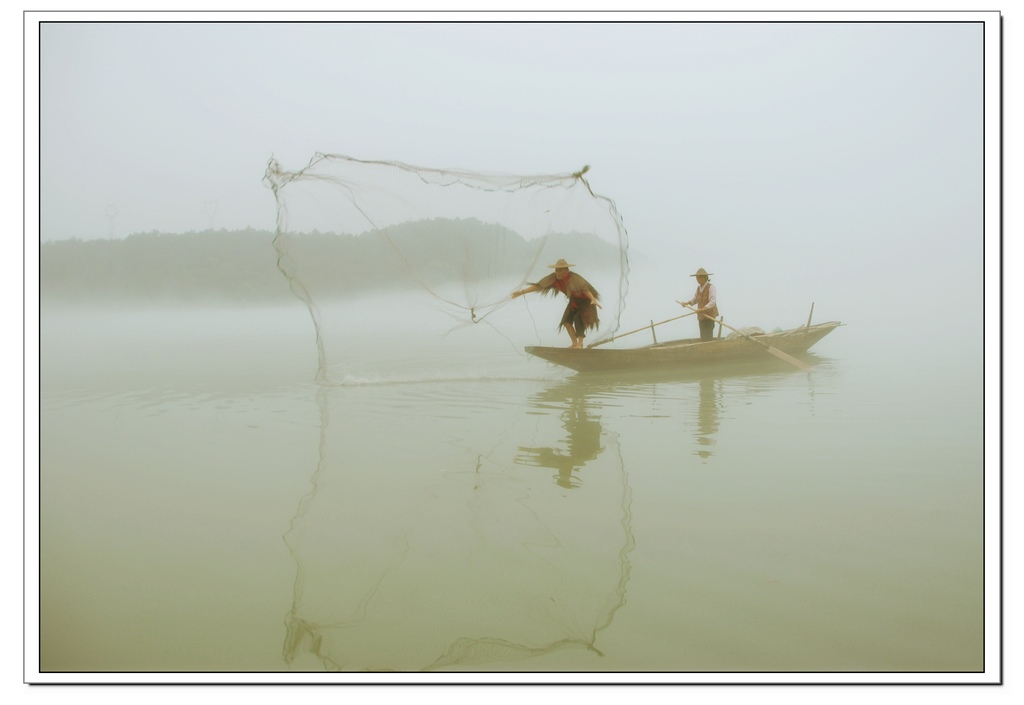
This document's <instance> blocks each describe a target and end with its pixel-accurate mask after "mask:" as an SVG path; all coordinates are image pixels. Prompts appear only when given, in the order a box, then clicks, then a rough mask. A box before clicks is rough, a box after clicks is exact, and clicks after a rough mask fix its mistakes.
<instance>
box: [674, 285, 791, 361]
mask: <svg viewBox="0 0 1024 705" xmlns="http://www.w3.org/2000/svg"><path fill="white" fill-rule="evenodd" d="M676 303H677V304H679V305H680V306H686V304H684V303H683V302H682V301H677V302H676ZM686 308H688V309H690V310H691V311H693V312H694V313H697V312H698V311H697V309H695V308H693V307H691V306H686ZM711 320H713V321H715V322H716V323H718V324H720V325H723V326H725V327H726V328H728V329H729V330H731V331H733V332H734V333H739V334H740V335H742V336H743V337H744V338H746V339H747V340H749V341H750V342H752V343H757V344H758V345H760V346H761V347H763V348H764V349H765V350H767V351H768V352H770V353H771V354H772V355H774V356H775V357H777V358H779V359H780V360H785V361H786V362H788V363H789V364H791V365H795V366H797V367H799V368H800V369H801V370H809V369H811V366H810V365H808V364H807V363H805V362H801V361H800V360H797V359H796V358H795V357H793V356H792V355H789V354H787V353H784V352H782V351H781V350H779V349H778V348H774V347H772V346H771V345H769V344H768V343H766V342H764V341H763V340H758V339H757V338H755V337H754V336H752V335H749V334H747V333H744V332H743V331H741V330H736V329H735V328H733V327H732V326H730V325H729V324H728V323H726V322H724V321H722V320H720V319H718V318H712V319H711Z"/></svg>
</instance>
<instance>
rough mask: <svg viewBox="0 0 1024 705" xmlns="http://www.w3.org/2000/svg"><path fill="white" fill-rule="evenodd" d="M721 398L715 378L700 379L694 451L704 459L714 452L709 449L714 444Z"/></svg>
mask: <svg viewBox="0 0 1024 705" xmlns="http://www.w3.org/2000/svg"><path fill="white" fill-rule="evenodd" d="M721 399H722V394H721V391H720V390H719V389H718V388H717V385H716V383H715V380H713V379H702V380H700V396H699V404H698V406H697V433H696V435H697V450H696V451H694V453H695V454H696V455H698V456H700V457H701V458H703V459H704V460H707V459H708V458H710V457H711V456H712V455H713V454H714V453H712V451H711V447H712V446H713V445H715V439H714V438H712V436H714V435H715V433H717V432H718V426H719V423H718V416H719V413H720V411H721Z"/></svg>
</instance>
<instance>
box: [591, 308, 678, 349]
mask: <svg viewBox="0 0 1024 705" xmlns="http://www.w3.org/2000/svg"><path fill="white" fill-rule="evenodd" d="M695 313H697V312H696V311H691V312H690V313H684V314H683V315H682V316H676V317H675V318H668V319H666V320H664V321H658V322H657V323H653V322H652V323H650V324H648V325H646V326H644V327H643V328H637V329H636V330H631V331H629V332H628V333H620V334H619V335H616V336H613V337H611V338H608V340H599V341H597V342H596V343H591V344H590V345H588V346H587V347H588V348H596V347H597V346H598V345H604V344H605V343H610V342H612V341H613V340H618V339H619V338H625V337H626V336H627V335H633V334H634V333H639V332H640V331H642V330H650V331H651V334H652V335H653V334H654V326H660V325H661V324H662V323H671V322H672V321H678V320H679V319H680V318H686V317H687V316H692V315H693V314H695ZM655 342H657V338H655Z"/></svg>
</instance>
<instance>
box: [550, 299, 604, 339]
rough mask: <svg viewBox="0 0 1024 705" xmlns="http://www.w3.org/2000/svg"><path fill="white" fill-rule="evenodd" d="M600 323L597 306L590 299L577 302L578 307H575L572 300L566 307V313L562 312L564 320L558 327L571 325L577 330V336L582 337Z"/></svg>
mask: <svg viewBox="0 0 1024 705" xmlns="http://www.w3.org/2000/svg"><path fill="white" fill-rule="evenodd" d="M600 323H601V321H599V320H598V318H597V306H594V305H593V304H592V303H590V301H584V302H580V303H577V305H576V308H573V302H572V301H570V302H569V303H568V304H567V305H566V307H565V313H563V314H562V321H561V322H560V323H559V324H558V327H559V328H562V327H563V326H566V325H571V326H572V327H573V328H574V329H575V331H576V336H577V337H578V338H582V337H584V335H585V334H586V332H587V331H588V330H590V329H591V328H597V326H598V325H599V324H600Z"/></svg>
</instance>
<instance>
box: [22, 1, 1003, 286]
mask: <svg viewBox="0 0 1024 705" xmlns="http://www.w3.org/2000/svg"><path fill="white" fill-rule="evenodd" d="M75 17H76V18H78V19H81V18H82V17H81V16H75ZM85 17H86V18H87V19H90V20H91V21H89V22H61V21H57V20H59V19H60V18H61V15H60V14H57V15H54V16H52V17H50V16H47V17H46V18H45V19H47V21H46V22H44V23H42V24H40V25H39V29H40V32H39V39H40V51H39V54H40V62H39V74H40V81H39V83H40V120H39V124H40V128H39V129H40V132H39V135H40V141H41V146H40V155H41V158H40V171H41V174H40V201H41V207H40V230H41V238H42V240H43V241H46V240H51V239H62V238H70V237H77V238H81V239H91V238H105V237H110V236H111V235H113V236H114V237H123V236H126V235H129V234H132V233H136V232H148V231H152V230H158V231H161V232H184V231H190V230H204V229H206V228H208V227H211V226H212V227H214V228H217V229H219V228H227V229H239V228H246V227H252V228H255V229H261V230H272V229H273V227H274V222H275V215H274V214H275V204H274V200H273V197H272V194H271V192H270V191H269V190H268V189H267V188H266V187H265V186H264V185H263V183H262V177H263V174H264V170H265V167H266V164H267V161H268V160H269V159H270V158H271V157H274V158H276V159H277V160H278V162H279V163H280V164H281V166H282V167H283V168H285V169H298V168H301V167H302V166H304V165H305V164H306V163H307V162H308V161H309V159H310V158H311V157H312V156H313V155H314V154H315V153H317V152H325V153H339V154H346V155H349V156H353V157H357V158H360V159H385V160H396V161H401V162H405V163H408V164H413V165H418V166H425V167H434V168H442V167H457V168H462V169H472V170H478V171H487V172H501V173H516V174H541V173H543V174H547V173H563V172H573V171H576V170H578V169H579V168H581V167H582V166H583V165H584V164H589V165H591V171H590V172H589V175H588V178H589V181H590V184H591V186H592V187H593V189H594V191H595V192H597V193H600V194H602V195H605V196H608V197H610V198H612V199H613V200H614V201H615V202H616V204H617V206H618V209H619V211H620V213H621V214H622V217H623V219H624V221H625V224H626V228H627V230H628V233H629V239H630V244H631V248H633V249H635V250H636V251H637V252H638V253H644V254H646V255H648V256H653V257H655V258H658V259H664V258H665V257H666V256H667V257H669V258H671V260H672V261H673V262H678V266H679V267H680V268H683V269H687V270H694V269H695V268H696V266H705V267H707V268H708V269H709V270H711V269H714V270H716V271H718V272H722V271H725V272H732V273H733V274H734V276H736V278H743V279H744V280H746V281H750V282H752V283H753V285H754V286H761V285H762V283H763V282H766V281H768V278H769V277H778V276H779V275H782V274H784V273H791V274H792V273H801V275H802V273H812V272H813V273H815V276H817V277H818V278H820V279H821V282H817V281H812V282H810V283H811V284H814V285H816V286H817V285H818V284H819V283H820V284H822V285H823V284H824V283H825V282H830V281H834V280H835V279H836V277H837V276H838V275H840V274H844V275H849V276H851V277H853V278H856V277H858V276H859V277H866V278H882V279H885V278H895V277H904V276H906V275H907V272H908V263H909V262H913V263H915V266H917V267H918V270H916V272H915V276H923V277H924V281H922V282H921V283H920V285H919V286H913V287H912V289H913V291H915V292H920V291H921V290H926V291H928V292H929V295H930V294H931V292H933V291H935V292H937V291H939V290H941V287H943V286H946V285H948V283H949V282H950V281H951V279H955V278H958V277H959V276H962V275H966V276H971V277H979V278H980V277H981V274H982V266H983V258H982V253H983V250H982V243H983V240H982V238H983V233H984V230H983V197H984V190H983V184H984V171H983V169H984V156H985V155H984V151H983V150H984V138H985V130H984V127H985V126H984V123H983V120H984V117H985V98H986V94H985V87H984V84H983V79H984V76H985V74H984V69H985V64H984V56H983V48H984V31H985V30H984V27H985V25H984V24H982V23H979V22H976V21H972V20H976V19H978V15H977V14H961V15H955V16H950V15H943V16H941V17H940V18H938V19H941V20H943V21H932V20H935V19H936V18H935V17H934V16H932V15H924V16H921V18H918V17H915V16H911V18H912V19H915V20H918V21H910V22H899V21H893V19H892V18H893V15H891V14H884V13H880V14H869V15H866V16H857V18H856V19H858V20H859V21H796V22H789V21H780V20H779V18H776V17H775V16H773V15H771V14H769V15H768V16H767V18H769V19H771V20H772V21H751V20H749V19H748V20H746V21H725V20H735V19H736V18H737V17H739V18H740V19H743V16H736V15H720V16H714V18H715V19H717V20H721V21H715V22H693V21H685V20H687V19H688V18H689V16H688V15H685V14H678V15H673V16H672V17H674V18H678V20H679V21H675V22H634V21H625V20H623V21H604V22H584V21H580V22H558V23H554V22H542V21H525V22H515V23H510V22H489V23H446V22H410V21H404V22H369V23H364V22H360V23H354V22H346V21H344V20H345V19H347V16H346V15H344V14H339V15H334V16H331V17H332V18H333V19H337V20H338V21H336V22H331V23H326V22H321V23H302V22H295V21H294V20H295V19H299V18H301V17H302V16H301V15H300V16H289V15H284V16H280V17H278V16H275V15H265V16H264V15H261V16H259V17H260V18H261V19H263V21H262V22H248V21H233V22H227V23H211V22H202V21H180V20H179V21H177V22H173V23H171V22H159V21H140V22H116V23H110V22H101V21H95V18H90V17H89V16H88V15H86V16H85ZM104 17H110V16H109V15H106V16H104ZM115 17H116V16H115ZM127 17H128V18H136V19H140V20H147V19H150V16H147V15H127ZM182 17H183V18H185V19H186V20H187V19H189V18H191V19H193V20H203V19H206V16H203V15H188V14H186V15H184V16H182ZM246 17H248V16H246ZM386 17H388V16H386ZM399 17H401V16H399ZM579 17H580V18H582V19H588V18H590V16H588V15H579ZM612 17H613V18H615V17H617V16H612ZM759 17H760V18H761V19H765V18H766V17H765V16H763V15H762V16H759ZM780 17H781V16H780ZM793 17H794V16H792V15H787V16H785V18H790V19H791V18H793ZM814 17H815V18H816V19H820V18H822V17H825V18H826V19H830V18H832V17H833V16H830V15H824V16H822V15H816V16H814ZM836 17H841V16H836ZM901 17H902V16H901ZM227 18H228V19H232V16H231V15H227ZM275 18H277V19H278V20H293V21H291V22H287V21H274V19H275ZM990 18H991V15H990ZM796 19H798V20H802V19H805V18H803V17H801V16H799V15H798V16H796ZM50 20H53V21H50ZM32 29H33V27H32V26H31V24H30V26H29V30H32ZM989 137H990V138H994V137H995V135H992V134H990V135H989ZM991 154H992V155H996V154H998V152H992V153H991ZM922 264H924V265H926V267H925V269H926V270H927V271H923V272H922V271H920V265H922ZM853 280H855V279H853ZM839 295H840V294H838V293H837V296H839ZM977 301H978V302H980V292H979V295H978V299H977ZM970 305H973V306H976V305H978V304H977V303H974V302H972V303H971V304H970Z"/></svg>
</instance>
